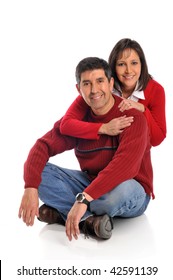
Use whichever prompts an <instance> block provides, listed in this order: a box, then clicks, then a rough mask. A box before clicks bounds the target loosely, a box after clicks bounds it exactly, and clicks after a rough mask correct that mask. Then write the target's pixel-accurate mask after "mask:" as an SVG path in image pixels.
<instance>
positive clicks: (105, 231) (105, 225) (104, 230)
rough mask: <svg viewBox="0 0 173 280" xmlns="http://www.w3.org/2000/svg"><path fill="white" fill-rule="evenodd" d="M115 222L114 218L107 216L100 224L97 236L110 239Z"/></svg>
mask: <svg viewBox="0 0 173 280" xmlns="http://www.w3.org/2000/svg"><path fill="white" fill-rule="evenodd" d="M112 229H113V222H112V218H111V217H109V216H108V215H107V214H105V215H104V216H103V218H102V220H101V222H100V224H99V228H98V232H96V231H95V234H96V235H97V236H98V237H99V238H102V239H109V238H110V237H111V236H112Z"/></svg>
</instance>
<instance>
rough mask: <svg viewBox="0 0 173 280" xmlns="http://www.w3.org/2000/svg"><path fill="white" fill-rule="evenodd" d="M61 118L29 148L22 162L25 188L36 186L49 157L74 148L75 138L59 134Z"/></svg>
mask: <svg viewBox="0 0 173 280" xmlns="http://www.w3.org/2000/svg"><path fill="white" fill-rule="evenodd" d="M60 123H61V120H59V121H57V122H56V123H55V124H54V127H53V128H52V130H50V131H49V132H47V133H46V134H45V135H44V136H42V137H41V138H39V139H38V140H37V141H36V143H35V144H34V146H33V147H32V148H31V150H30V152H29V154H28V157H27V160H26V162H25V164H24V181H25V188H28V187H32V188H38V186H39V185H40V182H41V173H42V171H43V168H44V167H45V164H46V162H47V161H48V160H49V158H50V157H52V156H55V155H57V154H60V153H62V152H64V151H66V150H70V149H72V148H74V145H75V138H72V137H68V136H64V135H61V133H60V130H59V126H60Z"/></svg>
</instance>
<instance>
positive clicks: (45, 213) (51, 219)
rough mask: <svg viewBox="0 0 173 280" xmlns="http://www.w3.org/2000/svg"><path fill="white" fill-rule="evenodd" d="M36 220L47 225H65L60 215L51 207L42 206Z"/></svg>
mask: <svg viewBox="0 0 173 280" xmlns="http://www.w3.org/2000/svg"><path fill="white" fill-rule="evenodd" d="M38 220H39V221H41V222H45V223H47V224H60V225H65V221H64V220H63V218H62V217H61V215H60V213H59V212H58V211H57V210H56V209H55V208H53V207H50V206H47V205H46V204H43V205H42V206H41V207H40V208H39V217H38Z"/></svg>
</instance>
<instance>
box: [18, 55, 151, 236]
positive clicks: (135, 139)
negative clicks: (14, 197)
mask: <svg viewBox="0 0 173 280" xmlns="http://www.w3.org/2000/svg"><path fill="white" fill-rule="evenodd" d="M76 80H77V89H78V92H79V94H80V95H81V96H82V97H83V99H84V100H85V102H86V103H87V104H88V105H89V106H90V110H89V111H88V112H87V114H86V116H85V121H87V122H93V123H109V122H110V121H111V120H112V119H113V118H116V117H117V118H118V117H121V116H123V113H122V112H120V110H119V108H118V105H119V103H120V102H121V98H119V97H118V96H114V95H113V94H112V91H113V84H114V80H113V78H112V74H111V70H110V68H109V65H108V63H107V62H106V61H104V60H103V59H99V58H97V57H88V58H85V59H83V60H82V61H80V62H79V64H78V65H77V67H76ZM126 115H127V116H133V117H134V122H133V123H132V125H130V126H128V127H127V128H126V129H125V130H124V131H123V132H122V133H121V134H120V135H119V136H109V135H100V137H99V139H97V140H86V139H80V138H74V137H68V136H65V135H62V134H61V133H60V123H61V120H59V121H57V122H56V123H55V125H54V127H53V129H52V130H50V131H49V132H47V133H46V134H45V135H44V136H43V137H41V138H40V139H38V140H37V141H36V143H35V145H34V146H33V147H32V149H31V150H30V153H29V155H28V158H27V161H26V162H25V165H24V180H25V191H24V195H23V197H22V201H21V205H20V208H19V217H20V218H21V217H22V218H23V221H24V222H25V223H26V225H33V223H34V218H35V216H37V217H38V219H39V220H41V221H44V222H47V223H61V224H64V225H65V227H66V235H67V237H68V239H69V240H72V238H73V237H74V238H75V239H77V238H78V235H79V234H80V229H82V230H84V229H85V230H87V232H88V233H89V234H94V235H96V236H97V237H99V238H102V239H108V238H110V237H111V234H112V228H113V223H112V217H116V216H119V217H123V218H128V217H136V216H139V215H141V214H143V213H144V211H145V210H146V208H147V206H148V203H149V201H150V198H151V196H152V197H153V198H154V194H153V183H152V181H153V173H152V165H151V158H150V141H149V133H148V126H147V123H146V119H145V117H144V116H143V114H142V113H141V112H139V111H137V110H135V109H131V110H128V111H126ZM70 149H75V155H76V157H77V159H78V161H79V164H80V168H81V171H79V170H69V169H66V168H61V167H58V166H55V165H53V164H51V163H49V162H48V160H49V158H50V157H51V156H54V155H57V154H59V153H62V152H64V151H66V150H70ZM38 198H40V199H41V200H42V201H43V202H44V204H43V205H42V206H41V207H40V208H39V209H38V206H39V202H38Z"/></svg>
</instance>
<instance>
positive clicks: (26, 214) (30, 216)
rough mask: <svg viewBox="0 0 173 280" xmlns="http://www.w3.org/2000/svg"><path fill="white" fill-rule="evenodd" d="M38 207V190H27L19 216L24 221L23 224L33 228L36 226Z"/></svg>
mask: <svg viewBox="0 0 173 280" xmlns="http://www.w3.org/2000/svg"><path fill="white" fill-rule="evenodd" d="M38 206H39V199H38V190H37V189H35V188H27V189H25V191H24V194H23V197H22V201H21V204H20V208H19V213H18V216H19V218H22V219H23V222H24V223H25V224H26V225H27V226H32V225H33V224H34V219H35V216H37V217H38V215H39V214H38Z"/></svg>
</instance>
